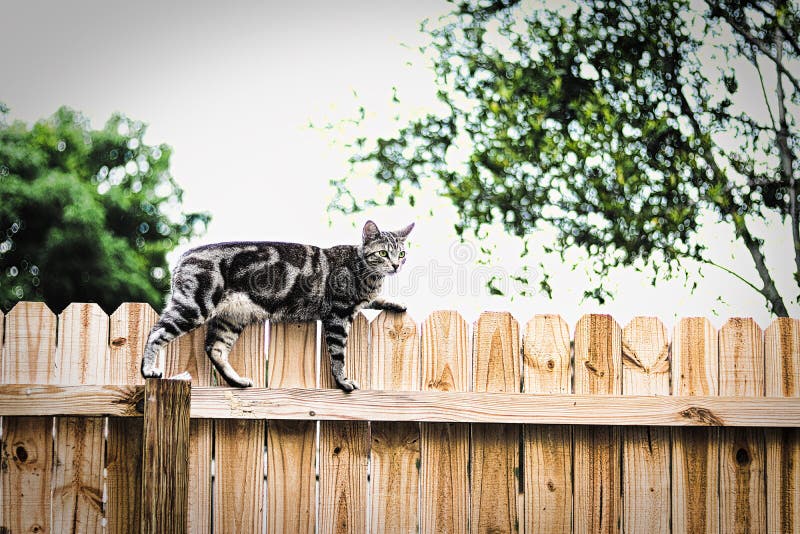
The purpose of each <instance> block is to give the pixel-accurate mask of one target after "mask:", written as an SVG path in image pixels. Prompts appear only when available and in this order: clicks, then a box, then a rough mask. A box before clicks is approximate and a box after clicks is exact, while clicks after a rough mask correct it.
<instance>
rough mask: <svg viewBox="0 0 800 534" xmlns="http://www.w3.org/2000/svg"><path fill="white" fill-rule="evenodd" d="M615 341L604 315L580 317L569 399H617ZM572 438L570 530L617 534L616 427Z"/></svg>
mask: <svg viewBox="0 0 800 534" xmlns="http://www.w3.org/2000/svg"><path fill="white" fill-rule="evenodd" d="M621 335H622V332H621V331H620V328H619V325H617V323H616V321H614V319H612V318H611V316H609V315H584V316H583V317H581V319H580V320H579V321H578V324H577V325H576V327H575V393H584V394H586V393H589V394H593V395H597V394H601V395H603V394H619V393H621V390H622V342H621ZM623 420H624V419H623ZM573 435H574V440H575V441H574V467H573V471H574V480H575V482H574V490H573V491H574V511H573V524H574V529H575V531H576V532H587V531H591V532H619V531H620V530H621V525H620V522H621V515H622V506H621V494H620V489H621V480H620V464H621V457H620V455H621V451H622V448H621V446H620V431H619V427H616V426H604V427H578V428H575V429H574V430H573Z"/></svg>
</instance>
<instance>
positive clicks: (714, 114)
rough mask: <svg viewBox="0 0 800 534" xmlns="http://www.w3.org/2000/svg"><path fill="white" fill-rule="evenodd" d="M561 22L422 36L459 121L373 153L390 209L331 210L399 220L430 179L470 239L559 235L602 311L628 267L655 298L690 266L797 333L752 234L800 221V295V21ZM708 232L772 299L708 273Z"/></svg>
mask: <svg viewBox="0 0 800 534" xmlns="http://www.w3.org/2000/svg"><path fill="white" fill-rule="evenodd" d="M547 4H548V3H547V2H542V5H541V6H538V7H536V6H532V5H531V4H530V3H520V2H517V1H515V0H504V1H499V2H490V1H487V0H482V1H467V2H460V3H457V4H456V8H455V10H454V12H453V14H452V15H451V16H450V17H449V18H446V19H444V20H442V21H440V23H439V24H437V25H436V26H435V27H432V28H431V27H427V28H426V27H425V25H424V26H423V27H424V28H425V31H427V32H428V33H429V34H430V38H431V44H430V46H429V47H428V49H427V51H428V52H430V53H431V55H432V58H433V63H434V68H435V73H436V77H437V85H438V87H439V91H438V96H439V99H440V100H441V101H442V102H443V103H444V108H443V109H446V110H447V111H446V112H445V113H442V114H438V115H437V114H432V115H429V116H426V117H424V118H422V119H420V120H417V121H414V122H412V123H409V124H407V125H406V126H404V127H403V128H402V129H401V130H400V131H399V133H398V134H397V135H396V136H394V137H389V138H381V139H378V140H377V142H376V144H375V146H374V147H373V146H369V145H367V144H366V143H365V142H364V140H363V139H361V140H359V142H358V146H359V147H360V148H359V151H358V154H357V155H356V156H355V157H354V158H353V160H352V162H353V163H354V165H358V164H360V163H363V162H369V163H371V164H373V165H376V166H377V174H376V176H377V180H378V181H379V182H382V183H384V184H387V185H388V186H389V191H390V192H389V194H388V197H380V198H372V199H366V201H365V200H363V199H359V198H356V197H355V196H354V195H353V194H352V193H351V192H350V191H349V190H348V182H347V179H346V178H345V179H343V180H340V181H334V185H336V186H337V187H338V193H339V194H338V195H337V198H336V200H335V201H334V206H335V207H337V208H338V209H340V210H342V211H346V212H349V211H353V210H358V209H361V208H363V207H364V206H365V205H371V204H376V203H387V202H388V203H393V202H394V201H395V199H396V198H398V197H400V196H401V195H403V196H407V195H409V194H410V193H409V191H408V186H416V187H419V186H420V184H421V179H423V178H425V177H431V176H432V177H435V178H436V179H438V180H439V181H440V183H441V187H440V191H441V192H442V194H443V195H445V196H446V197H447V198H449V199H450V200H451V201H452V202H453V204H454V205H455V206H456V208H457V209H458V211H459V213H460V216H461V220H460V222H459V224H458V225H457V227H456V230H457V231H458V232H459V234H462V232H463V231H464V230H465V229H468V228H469V229H472V230H475V231H479V230H480V229H481V228H482V227H483V226H484V225H486V224H489V223H493V222H500V223H502V225H503V226H504V227H505V229H506V230H507V231H509V232H512V233H513V234H516V235H518V236H521V237H525V236H526V235H528V234H530V232H532V231H533V230H534V229H537V228H541V227H543V226H544V225H549V226H551V227H552V228H555V230H556V232H557V234H558V237H557V239H556V242H555V243H553V244H552V248H549V249H548V251H556V252H558V253H560V254H561V256H562V258H563V256H564V252H565V251H566V250H568V249H570V248H571V247H575V246H577V247H580V248H581V249H583V250H585V251H586V252H588V255H589V257H590V261H591V262H593V268H594V271H595V272H596V273H597V274H598V275H599V278H598V280H597V281H598V284H597V287H593V288H592V289H590V290H589V291H587V292H586V296H587V297H593V298H596V299H597V300H599V301H601V302H602V301H603V299H604V298H605V297H606V296H607V295H608V292H607V291H606V290H605V289H604V288H603V287H602V278H603V277H604V276H605V275H607V274H608V272H609V270H610V269H612V268H614V267H617V266H630V265H632V266H635V267H637V268H640V269H642V268H644V267H645V266H649V267H651V268H652V269H653V272H654V274H653V283H655V282H656V280H657V279H658V278H660V277H671V276H674V275H675V274H678V273H683V274H687V271H686V269H687V267H688V265H689V264H687V263H686V262H685V261H684V260H687V259H691V260H696V261H697V262H700V264H705V265H712V266H714V267H715V268H721V269H723V270H725V271H727V272H728V273H730V274H731V275H733V276H735V277H737V278H739V279H740V280H742V281H743V282H745V283H746V284H748V285H749V286H750V287H752V288H753V289H754V290H756V291H758V292H759V293H760V294H761V295H762V296H763V297H764V298H765V299H766V301H767V304H768V307H769V308H770V309H771V310H772V312H774V313H775V314H777V315H781V316H783V315H786V314H787V310H786V305H785V302H784V298H783V296H782V295H781V294H780V293H779V291H778V289H777V288H776V285H775V282H774V280H773V278H772V276H771V274H770V271H769V270H768V268H767V263H766V258H765V257H764V252H763V250H762V244H763V243H762V240H761V239H759V238H758V237H757V236H756V235H754V234H753V232H752V230H751V228H752V225H753V222H754V221H755V220H756V219H759V218H764V217H765V216H767V214H769V213H770V212H772V213H776V214H778V216H779V217H780V218H781V219H782V220H784V221H785V220H787V219H788V220H789V221H790V223H791V229H792V231H791V236H792V239H791V240H788V239H787V241H788V242H789V243H793V247H792V246H790V245H787V249H789V248H791V252H790V254H791V255H792V256H793V258H794V262H795V266H796V273H795V280H796V281H797V282H798V286H800V230H799V229H800V226H798V225H799V224H800V220H799V219H800V212H798V206H797V201H798V190H797V186H796V181H797V175H798V172H800V169H798V150H800V141H798V137H797V135H798V122H797V119H798V115H797V112H798V104H800V82H798V78H800V68H798V67H799V66H800V45H798V42H800V41H799V40H798V38H800V4H797V3H796V2H788V1H786V0H774V1H766V0H749V1H742V2H738V1H730V0H705V3H704V4H703V3H700V4H698V3H697V2H691V1H690V0H672V1H666V2H651V1H650V0H597V1H595V0H574V2H573V3H572V4H567V5H566V6H562V7H561V8H559V9H551V8H548V7H547ZM776 79H777V82H776ZM745 85H747V86H748V90H747V91H742V89H741V88H742V87H743V86H745ZM742 103H744V106H742ZM753 109H756V110H763V117H759V116H756V114H751V113H749V111H750V110H753ZM464 152H467V155H466V156H465V157H464V156H463V153H464ZM411 198H412V202H413V196H412V197H411ZM708 214H713V216H714V217H715V218H717V219H718V220H719V221H720V224H727V225H730V227H731V228H732V230H733V232H734V234H735V236H736V238H737V239H738V240H740V241H741V243H743V244H744V246H745V247H746V248H747V250H748V251H749V253H750V256H751V257H752V261H753V264H754V266H755V270H756V272H757V273H758V276H759V277H760V283H758V282H755V281H750V280H748V279H747V276H746V275H744V274H742V273H736V272H733V271H732V270H731V269H730V268H728V267H726V266H723V265H720V264H718V263H716V262H715V261H714V260H712V259H711V258H710V257H708V254H707V251H706V249H705V248H704V246H703V244H702V243H699V242H698V241H697V239H696V235H697V231H698V228H699V226H700V225H701V217H702V216H704V215H708ZM787 256H788V254H787ZM778 259H779V260H780V259H784V260H785V258H778ZM786 261H789V260H786ZM540 283H541V286H542V289H543V290H545V291H547V292H548V293H549V291H550V288H549V285H548V279H547V278H546V277H545V278H544V279H542V280H541V281H540Z"/></svg>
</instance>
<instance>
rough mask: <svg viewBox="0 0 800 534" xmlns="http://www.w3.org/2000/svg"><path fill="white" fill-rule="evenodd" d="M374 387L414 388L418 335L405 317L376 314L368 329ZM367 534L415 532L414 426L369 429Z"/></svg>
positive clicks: (376, 424) (416, 448)
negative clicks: (369, 475)
mask: <svg viewBox="0 0 800 534" xmlns="http://www.w3.org/2000/svg"><path fill="white" fill-rule="evenodd" d="M370 332H371V335H370V354H371V358H370V360H371V362H372V364H373V365H372V381H371V382H372V383H371V387H372V388H373V389H382V390H394V391H418V390H419V336H418V335H417V325H416V324H415V323H414V320H413V319H412V318H411V316H410V315H408V314H407V313H402V314H400V313H392V312H381V314H380V315H378V317H376V318H375V320H374V321H373V322H372V324H371V325H370ZM371 433H372V437H371V441H370V443H371V449H370V458H371V462H372V463H371V472H370V474H371V476H372V479H371V481H370V482H371V483H370V487H369V494H370V497H369V502H370V511H371V520H370V529H369V531H370V532H374V533H376V534H379V533H384V532H388V533H403V532H406V533H415V532H418V531H419V510H418V507H419V503H418V500H419V471H418V469H419V462H420V459H419V424H418V423H413V422H411V423H409V422H405V423H394V422H381V421H376V422H373V423H372V426H371Z"/></svg>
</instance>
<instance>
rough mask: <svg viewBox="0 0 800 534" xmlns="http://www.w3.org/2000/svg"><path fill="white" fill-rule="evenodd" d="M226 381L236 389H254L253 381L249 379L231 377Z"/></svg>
mask: <svg viewBox="0 0 800 534" xmlns="http://www.w3.org/2000/svg"><path fill="white" fill-rule="evenodd" d="M225 380H226V382H228V384H230V385H231V386H233V387H236V388H251V387H253V381H252V380H250V379H249V378H243V377H236V378H232V377H229V378H226V379H225Z"/></svg>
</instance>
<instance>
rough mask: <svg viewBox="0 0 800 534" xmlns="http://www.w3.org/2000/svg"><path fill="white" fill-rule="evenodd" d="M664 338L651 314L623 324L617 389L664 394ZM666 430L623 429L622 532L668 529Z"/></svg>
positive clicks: (666, 350) (666, 346) (666, 373)
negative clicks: (619, 380) (619, 382)
mask: <svg viewBox="0 0 800 534" xmlns="http://www.w3.org/2000/svg"><path fill="white" fill-rule="evenodd" d="M669 376H670V374H669V340H668V337H667V330H666V328H664V325H663V323H662V322H661V321H659V320H658V319H657V318H655V317H635V318H634V319H633V320H632V321H631V322H630V323H628V324H627V325H626V326H625V328H624V329H623V330H622V392H623V393H624V394H625V395H669ZM669 438H670V433H669V428H666V427H647V426H644V427H626V428H624V429H623V432H622V477H623V479H622V494H623V517H622V524H623V525H624V528H625V531H626V532H648V533H652V534H656V533H659V532H665V533H669V532H670V497H671V495H670V442H669Z"/></svg>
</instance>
